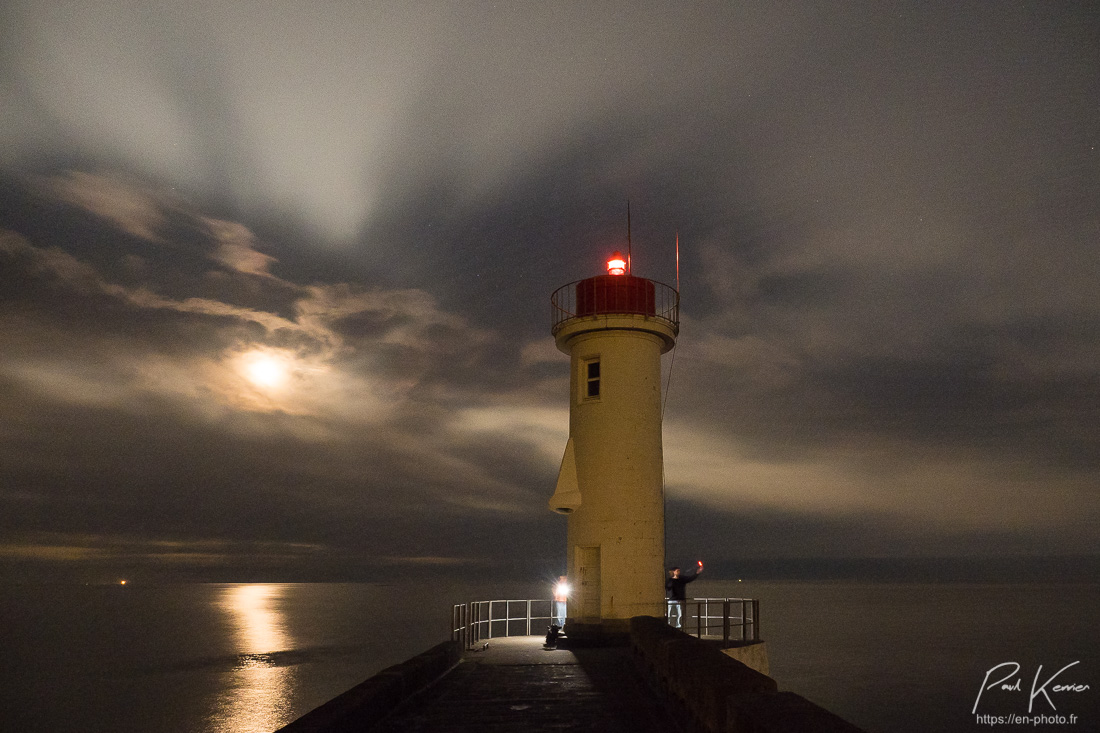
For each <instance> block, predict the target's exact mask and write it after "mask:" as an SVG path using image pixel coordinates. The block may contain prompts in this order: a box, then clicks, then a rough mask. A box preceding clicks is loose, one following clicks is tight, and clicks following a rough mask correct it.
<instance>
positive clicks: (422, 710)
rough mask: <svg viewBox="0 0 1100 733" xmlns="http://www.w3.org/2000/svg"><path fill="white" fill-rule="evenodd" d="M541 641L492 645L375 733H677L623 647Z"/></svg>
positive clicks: (522, 639) (469, 655)
mask: <svg viewBox="0 0 1100 733" xmlns="http://www.w3.org/2000/svg"><path fill="white" fill-rule="evenodd" d="M543 641H544V639H543V637H541V636H513V637H506V638H500V639H491V640H489V641H488V646H487V647H485V648H483V649H482V648H480V647H479V648H478V649H477V650H475V651H467V652H465V653H464V654H463V657H462V661H461V662H460V663H459V664H458V666H457V667H455V668H454V669H453V670H451V671H450V672H449V673H448V674H447V675H445V676H444V677H442V678H441V679H440V680H438V681H437V682H436V683H435V684H433V685H431V686H430V687H428V688H427V689H426V690H425V691H423V692H421V693H420V694H418V695H417V696H415V697H414V698H412V699H411V700H408V701H406V702H405V703H403V704H402V705H401V706H399V707H398V708H397V709H396V710H394V712H393V714H391V715H390V716H388V717H387V718H385V719H384V720H382V721H380V722H379V724H378V725H377V727H376V728H373V729H372V731H385V732H386V733H427V732H428V731H432V732H433V733H434V732H435V731H458V732H463V731H490V732H491V731H525V733H539V732H540V731H563V730H569V731H600V733H649V732H650V731H653V733H658V732H659V733H669V731H677V730H680V726H679V725H678V724H677V722H676V721H674V720H673V719H672V718H671V717H670V715H669V713H668V711H667V709H666V708H665V707H664V706H663V705H662V704H661V703H660V702H659V701H658V700H656V699H654V696H653V693H652V692H651V691H650V690H649V689H648V688H646V686H645V685H644V683H643V681H642V679H641V678H640V677H639V674H638V671H637V668H636V666H635V665H634V664H633V662H632V661H631V659H630V649H629V648H628V647H600V648H578V649H569V648H566V646H565V644H566V643H567V642H565V643H563V645H561V646H559V647H558V648H557V649H552V650H547V649H544V648H543Z"/></svg>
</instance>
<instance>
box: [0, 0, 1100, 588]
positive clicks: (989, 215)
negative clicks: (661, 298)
mask: <svg viewBox="0 0 1100 733" xmlns="http://www.w3.org/2000/svg"><path fill="white" fill-rule="evenodd" d="M628 201H629V202H630V210H631V226H632V230H631V234H632V243H633V244H632V251H633V269H634V273H635V274H637V275H640V276H643V277H648V278H651V279H654V280H657V281H660V282H665V283H669V284H675V283H676V277H677V266H676V249H675V247H676V240H677V236H678V237H679V242H680V265H679V278H680V289H681V296H682V310H681V314H682V322H681V330H680V339H679V342H678V345H677V347H676V349H675V351H673V352H672V353H670V354H668V355H666V356H665V357H664V361H663V368H664V371H665V377H666V379H667V380H668V394H667V403H666V413H665V422H664V438H665V473H666V496H667V502H668V528H667V531H668V554H669V557H668V559H669V562H670V563H672V562H689V561H693V560H694V559H696V558H697V557H701V558H704V559H708V560H711V562H712V564H713V565H714V566H715V567H716V568H717V570H716V572H717V573H723V574H726V575H728V576H730V577H737V576H738V575H739V574H741V573H743V572H747V570H746V569H747V568H752V567H765V566H767V564H768V563H769V562H772V561H789V562H794V563H796V564H797V563H798V562H803V563H804V565H803V566H804V567H808V566H807V565H805V563H806V562H810V560H817V561H820V560H821V559H822V558H824V559H826V560H829V559H834V560H838V561H842V560H846V559H851V560H854V559H858V558H879V559H886V560H889V559H898V558H901V559H904V558H918V559H919V558H923V559H924V562H926V563H931V564H930V565H929V567H935V566H936V563H937V562H938V561H937V560H929V559H930V558H932V559H934V558H941V557H963V558H971V559H972V560H974V559H977V560H979V561H980V560H981V559H982V558H1001V557H1010V558H1012V557H1021V556H1023V557H1040V558H1041V557H1068V556H1081V555H1097V554H1100V497H1098V491H1100V479H1098V476H1100V9H1098V7H1097V5H1096V4H1095V3H1091V2H1078V3H1075V2H1031V3H1026V2H997V3H990V2H963V1H958V0H952V1H951V2H929V3H902V2H855V3H802V4H799V3H770V2H759V3H728V2H724V3H693V4H690V5H684V6H681V5H679V4H676V3H671V4H670V3H667V2H653V3H639V2H630V3H625V2H624V3H598V4H592V7H589V4H584V3H554V2H551V3H505V2H501V3H489V2H424V3H398V2H395V3H365V2H364V3H359V2H330V3H320V4H318V3H301V2H289V1H282V2H279V1H275V0H264V1H262V2H261V1H260V0H255V1H252V2H249V1H245V0H239V1H234V2H188V3H178V2H169V1H167V0H165V1H164V2H151V1H149V0H139V1H137V2H121V1H115V0H104V1H103V2H95V3H87V2H76V1H75V0H71V1H70V0H53V1H51V2H48V3H47V2H40V1H39V0H8V2H5V3H4V4H3V6H2V8H0V577H4V578H9V579H11V578H14V579H53V578H61V579H64V578H69V579H82V580H87V581H98V580H104V581H106V580H113V579H115V578H121V577H131V578H137V579H142V578H146V579H225V580H332V579H354V580H370V579H376V578H381V577H392V576H393V575H410V574H411V575H418V576H419V575H424V576H440V577H441V576H444V575H451V576H462V577H475V576H479V575H480V576H487V577H515V578H535V579H537V578H539V577H542V576H553V575H556V574H557V573H558V572H561V571H563V569H564V559H565V520H564V518H562V517H560V516H558V515H555V514H552V513H550V512H549V511H548V509H547V506H546V502H547V499H548V498H549V496H550V494H551V493H552V492H553V488H554V482H555V479H556V476H557V469H558V464H559V462H560V460H561V455H562V452H563V450H564V448H565V443H566V438H567V433H568V394H567V392H568V360H567V357H566V356H564V355H563V354H561V353H559V352H558V351H557V350H556V348H555V346H554V342H553V339H552V337H551V336H550V308H549V298H550V294H551V293H552V292H553V291H554V290H555V289H556V288H557V287H559V286H561V285H564V284H566V283H568V282H571V281H573V280H577V279H580V278H584V277H588V276H591V275H595V274H599V273H600V272H601V271H602V268H603V262H604V260H605V259H606V257H607V256H608V255H609V254H610V253H611V252H612V251H614V250H616V249H625V246H626V218H627V217H626V208H627V202H628ZM753 563H756V565H755V566H754V565H753ZM780 564H781V563H780ZM811 564H812V563H811ZM773 567H778V566H777V565H773ZM815 567H816V566H815Z"/></svg>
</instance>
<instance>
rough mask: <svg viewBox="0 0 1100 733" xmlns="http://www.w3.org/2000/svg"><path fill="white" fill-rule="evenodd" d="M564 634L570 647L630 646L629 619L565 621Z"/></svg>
mask: <svg viewBox="0 0 1100 733" xmlns="http://www.w3.org/2000/svg"><path fill="white" fill-rule="evenodd" d="M564 632H565V635H566V636H568V637H569V643H570V645H574V644H580V645H585V646H588V645H591V646H627V645H628V644H630V619H628V618H605V619H593V620H579V619H566V621H565V629H564Z"/></svg>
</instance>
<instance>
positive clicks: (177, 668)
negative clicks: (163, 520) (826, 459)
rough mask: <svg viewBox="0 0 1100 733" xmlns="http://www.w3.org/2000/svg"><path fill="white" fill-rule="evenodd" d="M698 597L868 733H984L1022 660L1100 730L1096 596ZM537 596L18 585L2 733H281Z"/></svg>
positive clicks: (978, 588)
mask: <svg viewBox="0 0 1100 733" xmlns="http://www.w3.org/2000/svg"><path fill="white" fill-rule="evenodd" d="M689 588H690V589H691V590H692V591H693V592H694V594H695V595H701V596H727V595H728V596H745V597H757V598H760V599H761V602H762V618H763V632H764V634H763V635H764V638H765V639H766V640H767V642H768V648H769V656H770V661H771V672H772V676H773V677H775V678H776V680H777V681H778V682H779V684H780V688H781V689H788V690H792V691H795V692H798V693H799V694H801V695H803V696H805V697H808V698H810V699H811V700H813V701H815V702H817V703H819V704H821V705H824V706H825V707H827V708H829V709H831V710H833V711H834V712H837V713H838V714H841V715H843V716H844V717H847V718H848V719H850V720H852V721H853V722H855V723H857V724H859V725H861V726H863V727H865V728H866V729H867V730H869V731H872V732H873V733H875V732H877V733H889V732H898V733H906V732H909V731H912V732H914V733H915V732H917V731H956V730H958V731H973V730H978V729H980V728H981V727H982V726H978V725H977V724H976V723H975V719H974V716H973V715H971V714H970V711H971V708H972V706H973V704H974V700H975V695H976V693H977V691H978V689H979V687H980V686H981V682H982V679H983V677H984V675H985V673H986V671H987V670H988V669H990V668H991V667H993V666H994V665H996V664H999V663H1002V662H1006V661H1016V662H1019V663H1020V664H1021V666H1022V669H1023V671H1022V673H1021V676H1022V677H1023V685H1024V687H1028V686H1030V684H1031V678H1032V676H1033V675H1034V674H1035V672H1036V669H1037V666H1038V665H1040V664H1041V665H1043V669H1044V670H1045V671H1047V673H1048V674H1053V672H1054V671H1056V670H1057V669H1058V668H1060V667H1061V666H1064V665H1065V664H1067V663H1069V662H1072V661H1075V660H1079V661H1080V664H1079V665H1077V666H1076V667H1074V668H1073V669H1074V674H1073V675H1072V678H1073V679H1074V680H1076V681H1079V682H1083V683H1088V684H1090V686H1091V688H1093V689H1091V690H1090V691H1088V692H1086V693H1082V694H1081V695H1079V696H1077V697H1074V698H1072V699H1070V698H1065V697H1059V698H1057V700H1058V702H1059V708H1060V709H1059V712H1062V711H1066V712H1073V713H1075V714H1077V715H1078V716H1079V718H1081V720H1080V721H1079V724H1078V725H1076V726H1060V727H1058V729H1059V730H1076V731H1098V730H1100V706H1098V705H1097V690H1100V643H1098V641H1097V633H1096V631H1095V629H1094V626H1095V623H1096V621H1095V620H1096V617H1097V609H1100V585H1053V584H1051V585H963V584H944V585H922V584H897V585H893V584H872V583H730V582H720V581H711V580H709V579H706V580H704V579H700V581H699V582H697V583H695V584H693V585H692V586H689ZM541 590H543V589H542V587H541V586H540V585H537V584H536V585H511V586H502V585H500V584H496V585H485V586H481V587H478V586H469V585H466V586H448V587H440V586H429V585H426V584H414V583H402V584H399V585H373V584H301V585H299V584H279V585H258V584H244V585H234V584H227V585H178V586H153V587H137V586H126V587H119V586H76V587H73V586H15V587H10V588H8V589H7V592H6V593H5V594H4V595H3V597H2V598H0V671H2V684H0V730H2V731H12V732H13V733H14V732H15V731H20V732H21V733H23V732H33V731H43V732H47V731H48V732H50V733H67V732H69V731H72V732H74V733H75V732H76V731H80V732H81V733H99V732H103V733H106V732H108V731H111V732H117V733H128V732H130V731H134V732H138V731H140V732H141V733H253V732H261V731H273V730H275V729H276V728H278V727H280V726H281V725H284V724H285V723H287V722H290V721H291V720H293V719H295V718H297V717H298V716H299V715H301V714H302V713H304V712H306V711H308V710H310V709H312V708H313V707H315V706H317V705H319V704H320V703H322V702H324V701H325V700H328V699H330V698H331V697H333V696H335V695H337V694H339V693H340V692H343V691H344V690H346V689H348V688H349V687H351V686H352V685H354V684H357V683H358V682H360V681H362V680H363V679H365V678H366V677H368V676H370V675H371V674H373V673H375V672H377V671H378V670H380V669H383V668H385V667H387V666H389V665H391V664H394V663H396V662H399V661H402V660H404V659H406V658H408V657H410V656H412V655H413V654H416V653H419V652H421V651H423V650H425V649H427V648H428V647H430V646H432V645H433V644H436V643H438V642H439V641H441V640H443V639H444V638H446V637H447V634H448V628H447V627H448V623H449V605H450V603H452V602H454V601H456V600H460V601H461V600H474V599H490V598H505V597H508V598H527V597H534V596H536V595H538V594H539V593H540V591H541ZM1070 676H1071V675H1069V674H1066V675H1065V676H1064V677H1063V678H1062V679H1063V680H1065V681H1069V678H1070ZM994 694H995V693H994ZM1023 696H1024V697H1025V698H1026V693H1024V694H1023ZM1063 699H1064V700H1065V702H1064V704H1062V703H1061V701H1062V700H1063ZM987 702H988V703H989V704H990V705H993V706H995V705H1000V706H1001V707H1006V708H1013V710H1015V711H1017V712H1021V713H1026V700H1025V701H1024V702H1023V703H1022V704H1021V703H1018V702H1017V700H1016V699H1014V698H1012V697H1011V696H1009V695H1006V694H1002V697H1001V698H992V697H991V698H987ZM989 711H990V712H993V707H990V708H989ZM1029 729H1031V730H1053V729H1054V728H1052V727H1046V726H1040V727H1038V728H1035V727H1030V726H1029Z"/></svg>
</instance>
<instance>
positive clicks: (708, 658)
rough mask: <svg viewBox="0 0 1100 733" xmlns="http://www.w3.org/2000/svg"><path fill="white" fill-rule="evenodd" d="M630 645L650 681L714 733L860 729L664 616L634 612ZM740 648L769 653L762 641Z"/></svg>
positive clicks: (845, 731) (841, 732) (839, 732)
mask: <svg viewBox="0 0 1100 733" xmlns="http://www.w3.org/2000/svg"><path fill="white" fill-rule="evenodd" d="M630 646H631V650H632V651H633V653H634V659H635V661H636V662H637V663H638V665H639V667H640V668H641V670H642V672H643V674H644V675H645V676H646V677H647V678H648V679H649V680H650V682H651V683H653V684H655V685H656V686H657V688H658V690H659V691H660V692H663V693H664V694H665V695H666V696H667V699H668V701H669V702H670V703H671V704H672V705H673V706H675V707H676V708H677V709H678V710H680V711H682V712H683V713H685V714H687V715H688V716H690V717H691V719H692V721H693V722H694V723H695V725H696V726H698V727H699V728H700V729H702V730H705V731H708V732H709V733H806V732H807V731H814V732H815V733H817V732H819V731H820V732H822V733H858V732H859V728H856V727H855V726H854V725H852V724H851V723H848V722H847V721H845V720H844V719H842V718H839V717H837V716H836V715H834V714H832V713H830V712H829V711H828V710H825V709H824V708H822V707H820V706H818V705H815V704H813V703H812V702H810V701H809V700H807V699H805V698H803V697H800V696H799V695H795V694H794V693H791V692H779V691H778V685H777V684H776V682H775V680H774V679H772V678H771V677H769V676H767V675H765V674H762V673H761V672H758V671H756V670H755V669H752V668H751V667H749V666H748V665H746V664H744V663H743V662H741V661H739V660H737V659H735V658H733V656H731V655H729V654H728V652H729V650H723V649H721V648H720V647H719V646H717V645H715V644H714V643H712V642H708V641H706V640H703V639H698V638H696V637H694V636H691V635H689V634H686V633H684V632H683V631H680V630H679V629H674V628H672V627H670V626H669V625H668V622H667V621H666V620H665V619H663V618H657V617H652V616H638V617H635V618H632V619H631V620H630ZM753 646H759V647H760V649H758V650H755V651H754V650H753V649H752V647H753ZM739 653H740V654H756V655H760V654H763V653H764V652H763V646H762V643H761V644H759V645H746V646H741V647H740V649H739ZM764 663H765V664H766V663H767V660H766V658H765V659H764Z"/></svg>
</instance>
